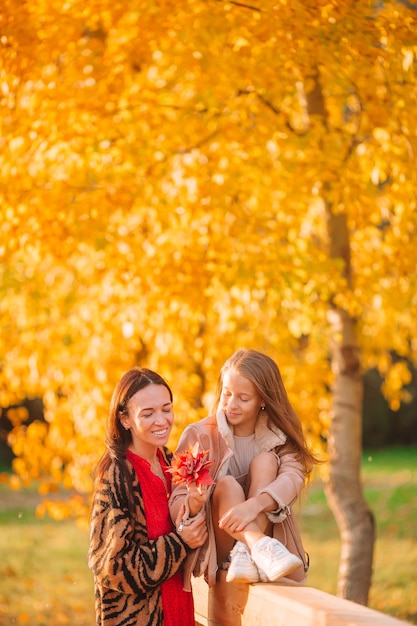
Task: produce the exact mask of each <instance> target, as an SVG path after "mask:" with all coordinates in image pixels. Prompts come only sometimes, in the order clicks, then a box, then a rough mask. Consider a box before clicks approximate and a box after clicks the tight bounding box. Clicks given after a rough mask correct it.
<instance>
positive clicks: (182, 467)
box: [167, 441, 214, 493]
mask: <svg viewBox="0 0 417 626" xmlns="http://www.w3.org/2000/svg"><path fill="white" fill-rule="evenodd" d="M199 448H200V444H199V442H198V441H197V442H196V443H195V444H194V445H191V444H190V445H189V446H188V450H186V451H185V452H176V453H175V454H174V456H173V458H172V462H171V465H170V467H168V468H167V471H168V472H169V473H170V474H172V482H173V483H174V484H176V485H180V484H183V483H185V484H187V485H188V484H189V483H192V482H193V481H195V483H196V486H197V488H198V490H199V492H200V493H201V492H202V488H203V486H205V485H214V480H213V479H212V477H211V476H210V471H209V467H211V466H212V465H213V463H214V461H209V460H206V456H207V454H208V452H209V451H208V450H202V451H200V450H199Z"/></svg>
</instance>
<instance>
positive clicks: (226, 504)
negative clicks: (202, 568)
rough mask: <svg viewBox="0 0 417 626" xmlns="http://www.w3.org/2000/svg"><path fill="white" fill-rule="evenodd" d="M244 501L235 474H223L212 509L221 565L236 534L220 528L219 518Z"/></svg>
mask: <svg viewBox="0 0 417 626" xmlns="http://www.w3.org/2000/svg"><path fill="white" fill-rule="evenodd" d="M244 501H245V493H244V491H243V489H242V487H241V486H240V485H239V483H238V482H237V480H236V479H235V478H233V476H223V477H222V478H220V479H219V480H218V481H217V483H216V486H215V488H214V491H213V496H212V505H211V507H212V508H211V511H212V519H213V527H214V536H215V538H216V548H217V563H218V564H219V566H221V564H222V563H224V562H225V561H226V560H227V558H228V556H229V553H230V550H231V549H232V548H233V544H234V543H235V537H234V536H232V535H230V534H229V533H227V532H226V531H225V530H223V529H222V528H219V519H220V518H221V517H222V516H223V515H224V513H226V511H228V510H229V509H230V508H232V507H233V506H236V505H237V504H240V503H241V502H244Z"/></svg>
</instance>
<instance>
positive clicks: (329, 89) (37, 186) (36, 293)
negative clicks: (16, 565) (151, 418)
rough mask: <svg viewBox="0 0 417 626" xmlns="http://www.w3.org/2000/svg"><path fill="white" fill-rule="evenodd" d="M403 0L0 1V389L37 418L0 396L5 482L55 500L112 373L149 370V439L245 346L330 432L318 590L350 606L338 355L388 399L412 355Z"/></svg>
mask: <svg viewBox="0 0 417 626" xmlns="http://www.w3.org/2000/svg"><path fill="white" fill-rule="evenodd" d="M414 9H415V6H414V5H413V3H411V2H394V1H387V2H384V1H381V2H375V3H372V2H362V3H357V2H354V1H353V0H344V1H342V2H336V1H329V0H320V1H317V0H314V2H313V1H312V0H307V1H306V2H286V0H280V1H279V2H270V1H269V0H267V1H266V2H257V1H256V2H248V3H245V2H220V1H218V0H209V1H205V2H202V1H201V0H191V1H188V2H182V1H179V2H175V3H174V2H171V1H164V0H158V1H156V2H152V3H150V2H148V1H146V2H145V1H140V0H139V1H137V0H135V1H134V2H133V0H130V1H129V0H128V1H125V0H124V1H123V2H121V1H119V0H112V1H111V2H110V0H91V2H89V3H88V4H86V3H85V2H83V1H80V0H68V1H64V0H49V1H48V2H43V1H42V2H37V3H30V2H25V1H22V2H19V3H18V4H16V2H14V1H13V0H4V2H3V5H2V9H1V13H0V19H1V25H0V28H1V33H0V45H1V47H2V54H1V60H0V63H1V66H0V94H1V99H0V110H1V123H2V132H1V137H0V141H1V147H2V149H1V153H0V166H1V167H0V199H1V208H0V210H1V221H0V233H1V240H0V256H1V260H2V265H1V268H0V294H1V299H0V308H1V317H2V332H1V336H0V362H1V368H0V404H1V406H3V407H10V406H13V407H15V406H17V405H19V404H21V402H22V401H23V400H24V399H27V398H29V399H30V398H40V399H41V400H42V403H43V414H44V417H45V420H46V421H45V422H42V421H41V420H35V421H34V422H32V423H30V424H28V423H27V422H26V417H27V413H26V412H25V411H24V410H21V409H13V410H12V411H9V412H8V415H9V418H10V421H11V422H12V425H13V429H12V432H11V434H10V437H9V441H10V443H11V445H12V447H13V452H14V454H15V455H16V458H15V460H14V462H13V467H14V470H15V472H16V476H18V477H19V479H18V478H17V477H15V478H14V480H15V482H18V480H21V481H23V482H28V481H31V480H32V479H40V480H41V489H42V491H43V492H44V493H45V494H47V493H48V491H52V490H54V489H56V488H58V487H59V486H61V485H63V486H65V487H67V488H69V489H70V490H73V493H74V496H73V498H72V499H70V500H69V501H68V502H67V503H66V505H65V506H66V509H65V514H69V513H72V514H74V515H80V514H81V513H82V512H83V511H84V510H85V503H86V502H85V501H84V500H83V498H82V495H83V494H84V495H85V496H87V498H88V494H89V492H90V490H91V470H92V467H93V466H94V464H95V462H96V461H97V457H98V455H99V453H100V451H101V450H102V449H103V438H104V437H103V434H104V422H105V415H106V412H107V407H108V403H109V399H110V394H111V391H112V389H113V386H114V384H115V382H116V381H117V380H118V378H119V377H120V375H121V374H122V373H123V371H125V370H126V369H128V368H129V367H131V366H132V365H134V364H137V363H140V364H146V365H147V366H149V367H151V368H154V369H156V370H158V371H159V372H161V373H162V374H163V375H164V376H165V377H166V378H167V380H168V381H169V382H170V384H171V385H172V387H173V389H174V392H175V397H176V403H175V407H176V414H177V422H176V430H175V432H174V433H173V439H172V442H171V443H172V445H175V441H176V439H177V437H178V433H179V432H180V431H181V430H182V428H183V427H184V425H185V424H186V423H188V422H189V421H193V420H195V419H198V418H200V417H202V416H204V415H206V414H207V412H208V411H209V410H210V407H211V401H212V394H213V391H214V387H215V381H216V379H217V375H218V372H219V368H220V366H221V365H222V363H223V362H224V360H225V359H226V358H227V357H228V356H230V354H231V353H232V352H233V351H234V350H235V349H236V348H237V347H240V346H247V347H254V348H257V349H260V350H263V351H266V352H268V354H270V355H271V356H272V357H273V358H275V359H276V360H277V361H278V363H279V365H280V368H281V370H282V372H283V376H284V380H285V382H286V385H287V388H288V391H289V393H290V396H291V399H292V401H293V402H294V405H295V407H296V409H297V411H298V413H299V415H300V417H301V419H302V420H303V423H304V425H305V429H306V432H307V433H308V436H309V438H310V439H311V441H312V443H313V444H314V445H315V446H317V447H320V446H321V445H322V444H323V442H328V441H330V443H331V445H330V448H329V453H330V466H329V467H330V472H329V480H328V487H329V488H328V493H329V496H330V502H331V504H332V508H333V509H334V510H335V513H336V517H337V520H338V523H339V526H340V528H341V531H342V532H343V534H344V536H345V537H348V540H347V541H345V543H344V547H345V548H346V549H345V550H344V551H343V555H342V560H343V559H344V565H343V568H342V569H343V570H344V572H345V574H344V575H343V574H342V571H341V575H340V577H341V584H340V589H339V591H340V594H341V595H344V596H345V597H350V598H351V599H355V600H357V601H361V602H366V598H367V591H368V586H369V584H368V583H369V580H370V571H371V562H372V543H373V540H372V519H371V515H370V512H369V510H368V508H367V505H366V502H365V501H364V500H363V497H362V493H361V485H360V477H359V459H360V443H361V409H362V381H363V377H362V372H363V371H368V370H372V371H374V372H375V373H376V375H377V376H378V377H380V379H381V383H382V386H383V392H384V394H385V397H386V398H387V401H388V403H389V406H390V407H391V409H393V410H396V409H398V408H399V407H400V405H401V403H402V402H404V401H407V400H408V399H409V392H408V391H407V387H406V386H407V385H408V383H409V382H410V380H411V373H410V371H411V369H412V366H414V365H415V358H416V332H417V331H416V325H415V319H416V308H417V288H416V281H417V275H416V271H415V270H416V247H415V242H414V239H415V233H416V222H417V212H416V196H415V189H416V182H417V181H416V178H417V174H416V168H415V151H416V147H417V145H416V130H415V106H416V96H417V89H416V86H417V81H416V52H417V46H416V43H415V29H416V20H417V15H416V11H415V10H414ZM346 480H347V482H346ZM344 484H345V485H347V486H348V489H347V490H346V489H343V485H344ZM352 497H353V498H354V501H355V502H359V503H360V507H359V516H360V521H361V523H363V525H362V527H361V529H360V533H359V536H356V537H355V536H354V535H353V526H355V525H357V522H358V520H357V519H355V518H353V519H352V518H350V517H349V514H348V510H349V508H351V507H350V504H351V498H352ZM48 506H49V512H50V513H51V514H52V515H62V514H63V513H62V510H60V509H58V508H57V505H56V504H53V503H49V505H48V504H47V503H46V504H45V507H48ZM364 529H365V530H364ZM364 542H365V543H366V544H367V545H368V546H370V547H369V549H368V550H367V558H363V559H362V562H359V561H358V559H357V557H355V554H356V553H357V550H358V548H359V549H360V550H362V547H361V546H363V543H364ZM355 546H356V547H355ZM355 550H356V553H355ZM354 563H356V564H358V563H359V567H360V568H362V569H361V571H360V572H358V571H357V570H356V571H355V568H354ZM354 573H355V576H354V575H353V574H354ZM358 574H360V575H358ZM354 580H356V581H357V583H356V586H355V588H353V589H352V588H350V587H349V584H348V581H354Z"/></svg>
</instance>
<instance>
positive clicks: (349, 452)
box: [325, 309, 375, 604]
mask: <svg viewBox="0 0 417 626" xmlns="http://www.w3.org/2000/svg"><path fill="white" fill-rule="evenodd" d="M329 320H330V324H331V327H332V331H333V333H332V334H333V339H332V352H331V360H332V369H333V373H334V384H333V388H332V421H331V426H330V434H329V465H330V468H329V477H328V480H327V482H326V487H325V490H326V496H327V499H328V502H329V505H330V507H331V509H332V511H333V514H334V516H335V518H336V522H337V525H338V527H339V531H340V536H341V540H342V550H341V558H340V564H339V578H338V586H337V595H338V596H340V597H342V598H346V599H348V600H353V601H354V602H359V603H360V604H367V602H368V593H369V588H370V585H371V580H372V560H373V547H374V540H375V528H374V518H373V515H372V513H371V511H370V510H369V508H368V505H367V503H366V501H365V498H364V496H363V490H362V484H361V480H360V469H361V457H362V454H361V452H362V442H361V440H362V436H361V435H362V428H361V421H362V420H361V417H362V416H361V408H362V389H363V383H362V377H361V372H360V360H359V352H358V347H357V344H356V337H355V329H354V323H353V321H352V319H350V318H349V317H348V315H347V314H346V312H344V311H342V310H337V309H333V310H331V311H330V312H329Z"/></svg>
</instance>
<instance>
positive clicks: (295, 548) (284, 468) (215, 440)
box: [170, 411, 308, 589]
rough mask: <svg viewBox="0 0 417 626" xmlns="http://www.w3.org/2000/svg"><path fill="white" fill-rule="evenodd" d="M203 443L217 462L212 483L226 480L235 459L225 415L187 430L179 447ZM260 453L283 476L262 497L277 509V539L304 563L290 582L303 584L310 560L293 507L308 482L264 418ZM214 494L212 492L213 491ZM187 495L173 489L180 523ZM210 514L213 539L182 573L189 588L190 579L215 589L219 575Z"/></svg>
mask: <svg viewBox="0 0 417 626" xmlns="http://www.w3.org/2000/svg"><path fill="white" fill-rule="evenodd" d="M197 441H198V442H199V444H200V450H209V454H208V458H209V459H212V460H213V461H214V463H213V465H212V467H211V468H210V473H211V476H212V478H213V480H214V481H217V480H218V479H219V478H221V477H222V476H224V475H225V474H227V469H228V465H229V461H230V458H231V457H232V456H233V454H234V451H233V450H234V440H233V430H232V428H231V427H230V426H229V424H228V422H227V420H226V416H225V414H224V412H223V411H219V412H218V413H217V414H216V415H211V416H209V417H206V418H205V419H203V420H201V421H199V422H196V423H194V424H190V425H189V426H187V428H186V429H185V430H184V432H183V434H182V436H181V438H180V440H179V443H178V447H177V451H184V450H187V449H188V446H189V444H194V443H195V442H197ZM255 449H256V452H257V453H259V452H262V451H268V452H270V451H273V452H275V454H276V456H277V459H278V464H279V470H278V475H277V477H276V479H275V480H274V481H272V483H270V484H269V485H268V486H267V487H266V488H265V489H263V490H262V491H264V492H266V493H268V494H269V495H271V496H272V498H273V499H274V500H275V502H276V503H277V508H276V510H275V511H272V512H270V513H267V515H268V517H269V519H270V520H271V521H272V522H273V536H274V537H275V538H276V539H278V540H279V541H281V542H282V543H283V544H284V545H285V546H286V547H287V548H288V550H290V551H291V552H293V553H294V554H296V555H297V556H299V557H300V558H301V560H302V561H303V563H304V567H301V566H300V567H299V568H298V569H297V570H295V571H294V572H292V573H291V574H289V576H288V577H289V578H291V579H293V580H295V581H297V582H301V581H302V580H304V579H305V573H306V572H307V570H308V555H307V554H306V553H305V551H304V548H303V544H302V541H301V536H300V532H299V529H298V525H297V522H296V520H295V518H294V516H293V514H292V508H291V507H292V505H293V504H294V502H295V501H296V499H297V498H298V496H299V494H300V492H301V490H302V488H303V486H304V484H305V476H304V472H303V467H302V465H301V463H300V462H299V461H298V460H297V459H296V458H295V454H294V452H291V451H290V450H289V446H288V445H287V437H286V435H285V434H284V433H283V432H282V431H281V430H280V429H279V428H276V427H275V426H272V427H269V426H268V415H267V413H266V411H265V412H263V413H262V414H260V416H259V418H258V421H257V425H256V429H255ZM211 489H213V487H211ZM186 499H187V489H186V487H185V486H184V485H178V486H177V487H175V488H174V489H173V492H172V495H171V498H170V509H171V516H172V518H173V519H176V516H177V514H178V512H179V509H180V506H181V504H183V503H184V502H186ZM206 508H207V524H208V530H209V537H208V540H207V541H206V543H205V544H204V545H203V546H202V547H201V548H198V549H197V550H194V551H193V552H192V553H191V554H190V555H189V556H188V558H187V561H186V565H185V572H184V581H185V587H186V588H187V589H189V588H190V580H191V574H193V575H194V576H201V575H204V576H205V579H206V581H207V583H208V584H209V585H210V586H211V585H214V584H215V582H216V572H217V569H218V566H217V558H216V544H215V537H214V530H213V521H212V517H211V507H210V505H209V503H208V504H207V505H206Z"/></svg>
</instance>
